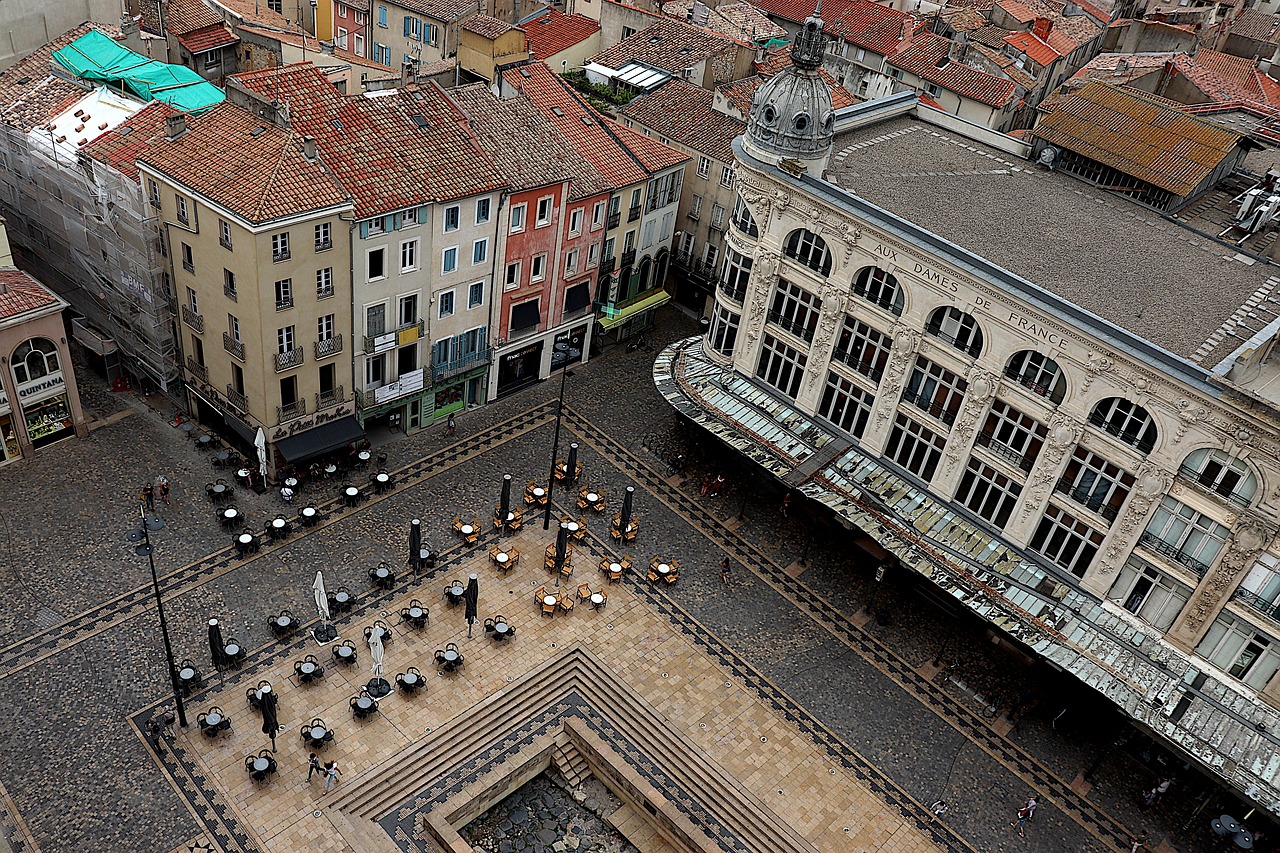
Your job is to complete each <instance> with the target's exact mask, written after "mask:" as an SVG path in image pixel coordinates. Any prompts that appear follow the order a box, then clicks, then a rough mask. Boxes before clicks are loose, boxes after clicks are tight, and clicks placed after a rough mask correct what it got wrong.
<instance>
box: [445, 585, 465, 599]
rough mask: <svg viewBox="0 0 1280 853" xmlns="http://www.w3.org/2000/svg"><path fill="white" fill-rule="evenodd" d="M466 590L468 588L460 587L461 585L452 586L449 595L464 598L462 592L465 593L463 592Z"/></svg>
mask: <svg viewBox="0 0 1280 853" xmlns="http://www.w3.org/2000/svg"><path fill="white" fill-rule="evenodd" d="M465 592H466V590H465V589H463V588H462V587H460V586H451V587H449V595H450V597H452V598H462V594H463V593H465Z"/></svg>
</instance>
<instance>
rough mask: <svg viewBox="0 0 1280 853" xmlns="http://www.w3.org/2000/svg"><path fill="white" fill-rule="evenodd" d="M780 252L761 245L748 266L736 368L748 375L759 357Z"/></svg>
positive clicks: (752, 370)
mask: <svg viewBox="0 0 1280 853" xmlns="http://www.w3.org/2000/svg"><path fill="white" fill-rule="evenodd" d="M781 258H782V256H781V255H780V254H779V253H778V252H777V250H775V249H771V248H767V247H763V246H762V247H761V248H760V250H759V251H758V252H756V257H755V262H754V263H753V264H752V266H751V278H750V280H749V283H748V285H747V296H746V298H745V299H744V300H743V305H742V320H741V326H740V327H739V338H740V341H741V342H740V344H739V347H738V354H739V355H738V358H739V361H738V368H739V369H740V370H741V371H743V372H744V373H746V374H747V375H751V374H752V373H754V372H755V365H756V362H757V361H758V360H759V358H760V344H761V340H762V337H763V334H764V323H765V317H766V316H767V314H768V313H769V298H770V296H771V295H772V294H773V286H774V284H775V283H776V282H777V280H778V263H779V261H780V260H781Z"/></svg>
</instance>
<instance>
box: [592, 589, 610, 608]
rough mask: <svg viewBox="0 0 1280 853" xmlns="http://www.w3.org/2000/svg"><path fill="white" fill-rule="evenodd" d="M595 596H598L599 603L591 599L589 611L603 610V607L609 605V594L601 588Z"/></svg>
mask: <svg viewBox="0 0 1280 853" xmlns="http://www.w3.org/2000/svg"><path fill="white" fill-rule="evenodd" d="M596 595H598V596H600V601H598V602H597V601H595V599H592V601H591V609H592V610H604V606H605V605H606V604H608V603H609V593H608V592H606V591H605V590H604V589H603V588H602V589H601V590H600V591H599V592H597V593H596Z"/></svg>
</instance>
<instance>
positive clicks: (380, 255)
mask: <svg viewBox="0 0 1280 853" xmlns="http://www.w3.org/2000/svg"><path fill="white" fill-rule="evenodd" d="M386 259H387V250H386V249H370V250H369V280H370V281H373V280H375V279H379V278H383V277H385V276H386V274H387V260H386Z"/></svg>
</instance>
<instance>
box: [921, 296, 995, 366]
mask: <svg viewBox="0 0 1280 853" xmlns="http://www.w3.org/2000/svg"><path fill="white" fill-rule="evenodd" d="M924 330H925V332H927V333H928V334H930V335H933V336H934V337H935V338H938V339H939V340H943V341H946V342H947V343H949V344H951V345H952V346H953V347H955V348H956V349H958V350H960V351H961V352H963V353H966V354H968V355H971V356H973V357H974V358H977V357H978V356H980V355H982V329H980V328H978V321H977V320H975V319H973V316H972V315H970V314H966V313H965V312H963V311H961V310H960V309H959V308H956V307H954V306H951V305H947V306H945V307H942V308H939V309H938V310H936V311H934V312H933V314H932V315H931V316H930V317H929V322H928V323H926V324H925V327H924Z"/></svg>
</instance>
